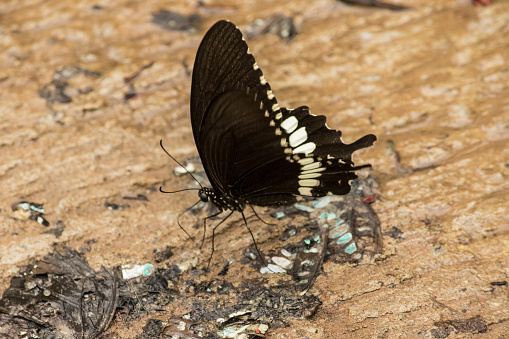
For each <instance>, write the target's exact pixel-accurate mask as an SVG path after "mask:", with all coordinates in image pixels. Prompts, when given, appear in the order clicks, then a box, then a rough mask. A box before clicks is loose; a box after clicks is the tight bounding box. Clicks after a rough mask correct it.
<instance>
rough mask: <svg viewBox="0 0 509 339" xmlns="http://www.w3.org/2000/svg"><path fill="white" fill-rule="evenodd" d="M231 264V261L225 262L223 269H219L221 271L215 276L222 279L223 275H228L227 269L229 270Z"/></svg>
mask: <svg viewBox="0 0 509 339" xmlns="http://www.w3.org/2000/svg"><path fill="white" fill-rule="evenodd" d="M232 262H233V259H230V260H226V262H225V264H224V266H223V268H222V269H221V271H220V272H219V273H218V274H217V275H218V276H220V277H224V276H225V275H227V274H228V269H229V268H230V264H231V263H232Z"/></svg>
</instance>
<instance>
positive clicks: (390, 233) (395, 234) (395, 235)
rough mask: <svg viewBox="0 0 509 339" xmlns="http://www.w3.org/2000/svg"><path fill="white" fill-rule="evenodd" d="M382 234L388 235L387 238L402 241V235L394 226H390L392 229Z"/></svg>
mask: <svg viewBox="0 0 509 339" xmlns="http://www.w3.org/2000/svg"><path fill="white" fill-rule="evenodd" d="M384 234H385V235H388V236H389V237H391V238H393V239H400V240H403V239H404V238H403V237H402V236H401V235H402V234H403V232H402V231H401V230H400V229H399V228H397V227H396V226H392V228H391V229H390V230H389V231H385V232H384Z"/></svg>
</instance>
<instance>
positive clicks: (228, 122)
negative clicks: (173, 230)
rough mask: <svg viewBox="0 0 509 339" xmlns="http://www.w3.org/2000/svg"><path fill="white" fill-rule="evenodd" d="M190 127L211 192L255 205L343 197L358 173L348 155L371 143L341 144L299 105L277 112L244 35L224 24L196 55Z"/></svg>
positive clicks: (337, 136)
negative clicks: (295, 107) (300, 196)
mask: <svg viewBox="0 0 509 339" xmlns="http://www.w3.org/2000/svg"><path fill="white" fill-rule="evenodd" d="M191 122H192V127H193V134H194V138H195V142H196V146H197V148H198V151H199V153H200V157H201V159H202V162H203V165H204V168H205V171H206V172H207V175H208V177H209V179H210V181H211V184H212V186H213V187H214V189H216V191H218V192H219V193H221V194H223V195H228V196H231V197H233V198H235V199H239V200H241V201H244V202H246V203H252V204H256V205H274V204H284V203H288V202H292V201H294V200H295V195H305V196H323V195H326V194H346V193H348V192H349V191H350V185H349V181H350V180H353V179H355V178H356V177H357V176H356V175H355V173H354V171H355V170H356V169H358V168H360V167H354V164H353V162H352V153H353V152H354V151H356V150H358V149H361V148H365V147H368V146H370V145H371V144H372V143H373V142H374V141H375V140H376V137H375V136H374V135H367V136H364V137H363V138H361V139H359V140H357V141H356V142H354V143H352V144H345V143H343V142H342V140H341V132H340V131H334V130H331V129H329V128H328V127H327V126H326V124H325V117H324V116H314V115H311V114H310V113H309V110H308V108H307V107H304V106H303V107H299V108H297V109H295V110H290V109H286V108H279V106H278V104H277V100H276V98H275V97H274V95H273V94H272V91H271V88H270V86H269V84H268V83H267V81H266V80H265V78H264V77H263V73H262V71H261V70H260V68H259V67H258V65H257V64H256V62H255V59H254V57H253V56H252V55H251V54H250V52H249V49H248V47H247V44H246V43H245V41H244V39H243V37H242V33H241V32H240V31H239V30H238V28H237V27H236V26H235V25H233V24H232V23H230V22H228V21H219V22H218V23H216V24H215V25H214V26H212V28H211V29H210V30H209V31H208V32H207V34H206V35H205V37H204V38H203V41H202V43H201V44H200V47H199V49H198V53H197V56H196V60H195V68H194V70H193V84H192V87H191ZM361 167H362V166H361Z"/></svg>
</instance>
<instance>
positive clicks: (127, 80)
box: [124, 62, 154, 101]
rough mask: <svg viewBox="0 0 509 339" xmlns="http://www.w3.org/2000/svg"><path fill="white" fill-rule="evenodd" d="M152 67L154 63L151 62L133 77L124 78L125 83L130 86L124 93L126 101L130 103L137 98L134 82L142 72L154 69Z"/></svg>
mask: <svg viewBox="0 0 509 339" xmlns="http://www.w3.org/2000/svg"><path fill="white" fill-rule="evenodd" d="M152 65H154V62H150V63H148V64H146V65H143V66H141V67H140V69H138V70H137V71H136V72H134V73H133V74H132V75H130V76H128V77H125V78H124V82H125V83H126V84H127V85H128V88H127V91H126V92H125V93H124V100H125V101H128V100H130V99H132V98H134V97H136V95H137V92H136V88H135V87H134V84H133V80H134V79H136V78H137V77H138V76H139V75H140V74H141V72H143V71H144V70H146V69H147V68H150V67H152Z"/></svg>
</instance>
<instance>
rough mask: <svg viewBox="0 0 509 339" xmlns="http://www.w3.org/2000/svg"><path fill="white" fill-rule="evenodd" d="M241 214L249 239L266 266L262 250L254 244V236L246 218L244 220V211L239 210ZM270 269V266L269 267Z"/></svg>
mask: <svg viewBox="0 0 509 339" xmlns="http://www.w3.org/2000/svg"><path fill="white" fill-rule="evenodd" d="M240 213H241V214H242V219H244V224H245V225H246V228H247V230H248V231H249V234H251V239H253V244H254V247H255V249H256V252H257V253H258V255H259V256H260V259H261V261H262V264H263V266H265V267H267V268H268V266H267V263H266V262H265V259H264V258H263V255H262V252H260V250H259V249H258V245H256V240H255V237H254V235H253V232H251V229H250V228H249V226H248V225H247V220H246V216H245V215H244V212H242V211H241V212H240ZM269 270H270V268H269Z"/></svg>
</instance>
